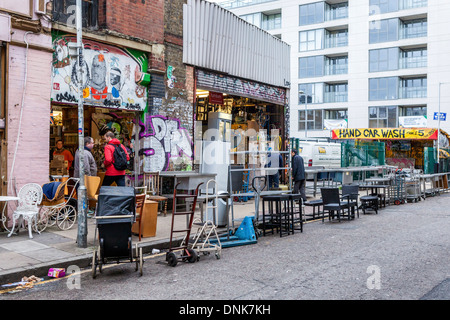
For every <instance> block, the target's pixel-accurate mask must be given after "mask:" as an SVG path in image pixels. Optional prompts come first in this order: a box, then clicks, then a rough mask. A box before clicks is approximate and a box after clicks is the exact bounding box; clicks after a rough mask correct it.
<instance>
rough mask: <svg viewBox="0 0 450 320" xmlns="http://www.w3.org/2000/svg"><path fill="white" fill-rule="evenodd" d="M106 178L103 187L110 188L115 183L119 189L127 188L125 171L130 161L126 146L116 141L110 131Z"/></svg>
mask: <svg viewBox="0 0 450 320" xmlns="http://www.w3.org/2000/svg"><path fill="white" fill-rule="evenodd" d="M104 138H105V140H106V145H105V161H104V162H103V164H104V165H105V169H106V172H105V178H104V179H103V183H102V186H110V185H111V184H112V183H113V182H115V183H116V184H117V186H119V187H124V186H125V169H126V168H127V162H128V161H129V160H130V155H129V154H128V152H127V150H126V148H125V146H124V145H123V144H121V143H120V141H119V140H118V139H116V137H115V135H114V133H112V132H111V131H108V132H107V133H106V134H105V136H104Z"/></svg>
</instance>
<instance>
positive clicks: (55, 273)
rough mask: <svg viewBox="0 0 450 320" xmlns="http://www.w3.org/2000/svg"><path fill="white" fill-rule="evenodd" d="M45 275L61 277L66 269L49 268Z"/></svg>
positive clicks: (64, 274)
mask: <svg viewBox="0 0 450 320" xmlns="http://www.w3.org/2000/svg"><path fill="white" fill-rule="evenodd" d="M47 275H48V276H49V277H52V278H62V277H65V276H66V270H65V269H64V268H50V269H49V270H48V274H47Z"/></svg>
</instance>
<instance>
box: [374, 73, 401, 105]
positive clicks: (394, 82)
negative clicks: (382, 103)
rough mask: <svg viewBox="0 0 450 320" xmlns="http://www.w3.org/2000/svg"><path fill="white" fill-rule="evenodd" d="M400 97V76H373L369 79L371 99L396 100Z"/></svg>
mask: <svg viewBox="0 0 450 320" xmlns="http://www.w3.org/2000/svg"><path fill="white" fill-rule="evenodd" d="M394 99H398V78H397V77H386V78H373V79H369V100H370V101H374V100H394Z"/></svg>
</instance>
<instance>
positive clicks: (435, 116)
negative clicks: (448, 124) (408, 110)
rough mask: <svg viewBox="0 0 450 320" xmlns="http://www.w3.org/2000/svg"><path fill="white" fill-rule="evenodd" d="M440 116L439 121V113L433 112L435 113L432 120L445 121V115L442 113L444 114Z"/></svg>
mask: <svg viewBox="0 0 450 320" xmlns="http://www.w3.org/2000/svg"><path fill="white" fill-rule="evenodd" d="M440 114H441V116H440V119H438V115H439V112H435V113H434V118H433V120H441V121H445V120H446V118H447V114H446V113H444V112H441V113H440Z"/></svg>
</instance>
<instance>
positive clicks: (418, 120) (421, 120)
mask: <svg viewBox="0 0 450 320" xmlns="http://www.w3.org/2000/svg"><path fill="white" fill-rule="evenodd" d="M398 126H399V127H403V128H424V127H426V126H427V118H426V117H424V116H409V117H398Z"/></svg>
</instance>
